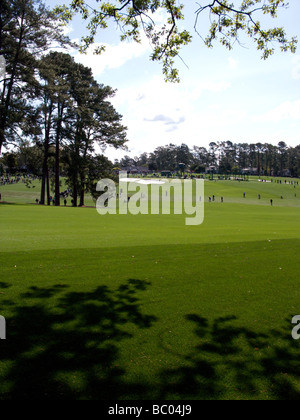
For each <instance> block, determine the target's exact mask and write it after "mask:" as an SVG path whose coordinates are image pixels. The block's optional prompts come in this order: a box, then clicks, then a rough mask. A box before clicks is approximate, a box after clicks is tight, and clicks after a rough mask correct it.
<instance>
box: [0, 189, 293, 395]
mask: <svg viewBox="0 0 300 420" xmlns="http://www.w3.org/2000/svg"><path fill="white" fill-rule="evenodd" d="M205 187H206V204H205V221H204V223H203V225H201V226H197V227H188V226H185V217H184V216H173V215H172V216H163V215H158V216H100V215H98V213H97V212H96V210H95V209H90V208H87V209H72V208H54V207H50V208H47V207H40V206H34V205H33V206H28V205H3V204H2V205H0V231H1V236H0V314H1V315H3V316H5V317H6V320H7V339H6V340H5V341H4V340H1V341H0V399H21V398H23V399H53V398H58V399H107V400H109V399H119V400H122V399H161V400H165V399H299V397H300V342H298V341H293V340H292V337H291V330H292V324H291V320H292V317H293V316H294V315H298V314H299V313H300V305H299V302H300V299H299V294H300V288H299V278H298V272H299V251H300V217H299V199H300V190H298V188H299V187H296V188H295V189H294V188H293V186H291V185H277V184H276V185H275V184H261V183H258V182H257V181H253V182H249V183H238V182H234V181H224V182H223V181H222V182H216V183H215V182H206V184H205ZM244 192H246V198H245V199H244V198H243V193H244ZM259 193H260V194H261V195H262V199H261V200H260V201H259V200H258V198H257V195H258V194H259ZM297 193H298V194H299V199H298V197H297V196H296V197H295V194H296V195H298V194H297ZM213 194H215V196H216V202H215V203H207V197H208V196H212V195H213ZM283 194H284V199H283V200H282V199H281V198H280V197H281V195H283ZM221 196H224V199H225V202H224V203H223V204H221V203H220V197H221ZM270 198H272V199H273V200H274V206H273V207H271V206H270V203H269V201H270ZM7 201H8V200H7ZM23 202H26V199H25V200H24V201H23Z"/></svg>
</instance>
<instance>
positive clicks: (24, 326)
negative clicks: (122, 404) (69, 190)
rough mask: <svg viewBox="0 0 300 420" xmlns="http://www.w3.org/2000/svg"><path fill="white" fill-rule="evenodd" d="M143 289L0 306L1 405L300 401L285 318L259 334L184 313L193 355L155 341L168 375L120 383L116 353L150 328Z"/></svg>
mask: <svg viewBox="0 0 300 420" xmlns="http://www.w3.org/2000/svg"><path fill="white" fill-rule="evenodd" d="M150 286H151V284H150V283H149V282H146V281H141V280H128V281H127V282H126V283H124V284H122V285H121V286H120V287H119V288H117V289H110V288H109V287H107V286H100V287H98V288H97V289H95V290H94V291H90V292H70V291H69V290H68V287H67V286H63V285H56V286H53V287H50V288H39V287H31V288H30V289H29V290H28V291H27V292H26V293H24V294H23V295H22V298H23V299H24V305H22V306H15V305H14V303H13V302H11V301H9V300H7V301H4V302H3V301H2V309H3V305H4V307H5V306H6V307H7V308H8V307H10V309H11V313H12V314H13V315H12V316H11V317H10V318H9V319H8V320H7V321H8V326H9V330H8V336H7V340H5V341H4V340H1V341H0V361H1V362H6V363H5V368H4V369H2V370H1V369H0V399H2V400H3V399H14V400H40V399H41V400H45V399H51V400H53V399H55V400H57V399H72V400H74V399H94V400H121V399H136V400H139V399H140V400H144V399H157V400H166V399H181V400H185V399H186V400H187V399H223V398H230V397H232V398H234V399H237V398H241V399H244V398H253V399H258V398H261V399H267V398H270V399H284V400H287V399H290V400H299V399H300V342H297V341H293V340H292V338H291V334H290V332H291V329H292V326H291V318H292V317H291V318H290V319H287V320H286V323H284V325H283V327H282V329H277V330H271V331H267V332H265V333H258V332H257V329H256V330H253V331H252V330H251V329H249V328H245V327H243V326H241V324H240V322H239V320H238V319H237V318H236V317H234V316H228V317H224V318H216V319H214V320H208V319H206V318H203V317H201V316H199V315H198V314H189V315H186V317H185V322H186V323H187V326H188V324H189V323H191V325H192V328H193V331H194V339H193V341H192V343H193V344H192V345H191V348H190V349H189V350H186V351H185V352H183V353H182V354H180V353H178V352H177V353H176V351H175V350H174V348H172V345H170V344H169V343H168V342H167V341H166V340H164V339H163V338H162V337H160V339H159V338H157V339H158V342H157V345H158V349H159V351H163V352H164V354H165V355H166V359H167V360H169V361H170V364H169V366H170V367H169V368H165V367H164V366H163V365H162V364H160V363H159V361H157V374H156V381H155V384H153V383H145V382H144V381H143V380H141V381H140V382H137V381H136V382H134V383H133V382H130V383H128V382H127V381H126V374H128V372H126V369H125V368H124V366H122V365H121V361H120V348H121V347H122V346H126V340H130V339H132V338H133V333H132V332H129V331H133V329H132V326H134V330H136V328H140V329H145V330H147V329H149V328H151V327H154V326H155V324H156V322H157V321H158V318H157V317H155V316H153V315H149V314H148V315H146V314H144V313H143V312H142V310H141V307H142V304H141V301H140V296H141V293H142V292H144V291H146V290H147V288H148V287H150ZM0 287H2V288H3V289H6V288H9V285H7V284H6V283H3V282H2V283H0ZM48 299H50V300H49V301H48ZM49 302H50V303H51V304H50V305H49ZM2 309H1V310H2ZM183 321H184V320H183ZM129 326H131V328H128V327H129ZM262 331H265V330H264V329H262ZM127 343H128V341H127ZM173 347H174V346H173ZM176 348H178V346H176ZM134 357H135V355H134V354H133V355H132V358H134ZM151 357H152V358H154V359H155V355H151ZM141 374H142V372H141ZM141 377H142V376H141Z"/></svg>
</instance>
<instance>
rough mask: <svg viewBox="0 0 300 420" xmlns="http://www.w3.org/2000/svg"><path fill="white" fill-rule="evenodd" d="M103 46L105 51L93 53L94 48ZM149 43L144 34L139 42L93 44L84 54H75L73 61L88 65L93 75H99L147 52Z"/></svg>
mask: <svg viewBox="0 0 300 420" xmlns="http://www.w3.org/2000/svg"><path fill="white" fill-rule="evenodd" d="M101 46H104V47H105V51H104V52H103V53H102V54H101V55H95V54H94V51H95V49H96V48H98V47H101ZM149 50H150V45H149V42H148V40H147V38H146V36H144V37H142V41H141V43H140V44H138V43H136V42H134V41H132V42H120V43H119V44H117V45H109V44H94V45H93V46H92V47H90V48H89V49H88V51H87V53H86V54H79V53H77V54H75V55H74V58H75V61H76V62H78V63H81V64H84V65H85V66H87V67H90V68H91V69H92V70H93V74H94V76H95V77H96V76H99V75H101V74H102V73H104V72H105V71H106V70H110V69H115V68H119V67H122V66H123V65H124V64H125V63H126V62H128V61H130V60H132V59H134V58H138V57H140V56H142V55H143V54H145V53H146V52H149Z"/></svg>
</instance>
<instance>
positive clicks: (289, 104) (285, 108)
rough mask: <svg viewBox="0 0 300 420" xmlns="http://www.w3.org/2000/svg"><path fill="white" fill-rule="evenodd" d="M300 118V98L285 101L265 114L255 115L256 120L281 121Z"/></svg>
mask: <svg viewBox="0 0 300 420" xmlns="http://www.w3.org/2000/svg"><path fill="white" fill-rule="evenodd" d="M283 120H291V121H295V120H300V100H297V101H285V102H283V103H282V104H280V105H279V106H277V107H276V108H274V109H271V110H270V111H268V112H266V113H265V114H262V115H259V116H256V117H254V121H255V122H280V121H283Z"/></svg>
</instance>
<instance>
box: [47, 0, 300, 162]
mask: <svg viewBox="0 0 300 420" xmlns="http://www.w3.org/2000/svg"><path fill="white" fill-rule="evenodd" d="M92 1H93V0H91V2H92ZM48 3H49V4H50V5H55V4H58V3H64V2H63V1H60V0H48ZM65 3H67V0H66V1H65ZM186 3H187V4H188V6H187V7H186V9H185V14H186V17H187V18H186V21H185V22H184V23H183V25H184V27H187V28H191V32H192V34H193V42H192V44H191V45H189V46H188V47H185V48H184V49H183V51H182V54H181V56H182V59H183V60H184V62H185V63H186V65H185V64H183V63H182V62H181V61H180V60H179V61H178V62H177V67H178V68H179V70H180V77H181V83H180V84H171V83H166V82H165V81H164V79H163V76H162V71H161V66H160V65H159V64H158V63H153V62H151V61H149V55H150V53H151V49H150V46H149V43H148V41H147V40H146V39H143V42H142V44H141V45H137V44H135V43H133V42H132V43H131V42H129V43H128V42H126V43H121V41H120V40H119V34H118V32H117V30H116V28H115V27H113V28H109V29H108V30H105V31H102V32H99V35H98V37H97V40H96V41H97V43H99V44H100V43H104V44H105V45H106V47H107V50H106V52H105V53H104V54H103V55H101V56H95V55H93V53H92V51H89V53H88V54H87V55H80V54H78V53H74V56H75V60H76V61H78V62H81V63H83V64H85V65H87V66H88V67H91V68H92V69H93V72H94V76H95V78H96V79H97V80H98V81H99V82H101V83H104V84H106V85H110V86H111V87H113V88H114V89H117V90H118V91H117V94H116V96H115V98H113V99H112V103H113V104H114V106H115V108H116V109H117V111H118V112H119V113H121V114H122V115H123V123H124V124H125V125H126V126H127V127H128V139H129V142H128V148H129V152H126V153H124V152H118V151H114V150H107V152H106V154H107V156H108V157H109V158H110V159H115V158H118V159H119V158H121V157H122V156H124V154H129V155H131V156H137V155H139V154H141V153H143V152H152V151H153V150H154V149H155V148H156V147H158V146H162V145H166V144H169V143H173V144H181V143H186V144H188V145H189V146H190V147H192V146H193V145H197V146H205V147H207V146H208V145H209V143H210V142H211V141H225V140H231V141H233V142H248V143H257V142H263V143H264V142H269V143H272V144H277V143H278V142H279V141H285V142H286V143H287V144H288V145H290V146H296V145H298V144H300V45H299V47H298V51H297V53H296V54H291V53H281V52H280V51H279V49H278V50H277V52H276V54H275V55H274V56H272V57H270V58H269V59H268V60H267V61H264V60H261V57H260V55H261V54H260V52H259V51H257V50H256V47H255V45H254V44H253V43H252V42H251V40H248V39H246V38H245V40H243V42H244V44H245V46H244V47H241V46H239V45H238V44H236V45H235V47H234V49H233V51H230V52H229V51H228V50H226V49H225V48H224V47H222V46H221V45H219V44H216V45H215V47H214V48H213V49H208V48H207V47H206V46H205V45H204V44H203V41H202V40H201V39H200V38H199V37H198V36H197V35H196V33H195V32H194V31H193V24H194V19H195V15H194V12H195V10H196V9H197V4H196V2H195V1H194V0H188V1H186ZM161 17H162V16H161ZM299 21H300V1H299V0H291V1H290V8H289V9H287V10H285V9H283V10H281V12H280V14H279V18H278V19H277V20H274V21H273V20H272V23H273V25H274V26H275V25H276V26H284V27H285V29H286V32H287V34H288V35H289V37H292V36H298V38H299V42H300V25H299V23H300V22H299ZM202 27H203V31H201V28H202ZM205 28H207V19H206V18H205V17H203V18H202V19H201V21H200V28H199V30H200V32H201V33H203V35H204V36H205V35H206V32H205ZM67 32H68V34H69V36H70V38H72V39H78V38H80V37H81V36H82V34H83V33H84V24H83V23H82V22H81V20H80V19H75V20H74V21H73V22H72V24H71V25H70V27H68V28H67ZM186 66H188V68H187V67H186Z"/></svg>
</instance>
